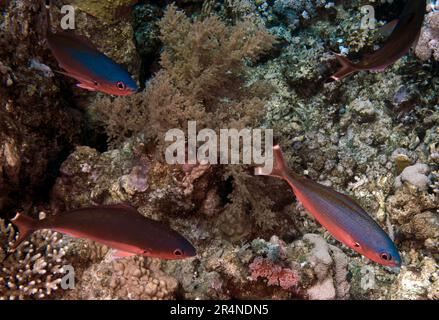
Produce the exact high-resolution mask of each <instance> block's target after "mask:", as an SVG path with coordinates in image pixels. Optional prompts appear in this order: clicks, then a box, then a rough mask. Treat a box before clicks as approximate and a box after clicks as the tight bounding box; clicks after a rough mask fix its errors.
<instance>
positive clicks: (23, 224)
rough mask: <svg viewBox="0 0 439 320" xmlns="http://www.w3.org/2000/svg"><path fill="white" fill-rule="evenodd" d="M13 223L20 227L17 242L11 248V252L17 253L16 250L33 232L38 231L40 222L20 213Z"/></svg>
mask: <svg viewBox="0 0 439 320" xmlns="http://www.w3.org/2000/svg"><path fill="white" fill-rule="evenodd" d="M11 222H12V223H13V224H14V225H15V226H16V227H18V232H19V236H18V238H17V240H16V241H15V243H14V244H13V245H12V247H11V250H12V251H15V249H17V247H18V246H19V245H20V244H21V243H22V242H23V241H24V240H26V238H27V237H28V236H29V235H30V234H32V232H34V231H35V230H36V229H38V221H37V220H35V219H32V218H31V217H29V216H27V215H24V214H21V213H19V212H18V213H17V214H16V215H15V217H14V218H13V219H12V220H11Z"/></svg>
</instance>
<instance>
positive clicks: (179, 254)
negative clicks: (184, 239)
mask: <svg viewBox="0 0 439 320" xmlns="http://www.w3.org/2000/svg"><path fill="white" fill-rule="evenodd" d="M174 255H175V256H181V255H183V251H181V250H180V249H175V250H174Z"/></svg>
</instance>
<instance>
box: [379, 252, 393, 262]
mask: <svg viewBox="0 0 439 320" xmlns="http://www.w3.org/2000/svg"><path fill="white" fill-rule="evenodd" d="M380 258H381V259H383V260H385V261H390V260H392V256H391V255H390V254H389V253H385V252H383V253H380Z"/></svg>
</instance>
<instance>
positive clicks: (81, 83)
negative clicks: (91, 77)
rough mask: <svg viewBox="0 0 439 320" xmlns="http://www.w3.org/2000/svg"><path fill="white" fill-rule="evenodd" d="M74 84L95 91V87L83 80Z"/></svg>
mask: <svg viewBox="0 0 439 320" xmlns="http://www.w3.org/2000/svg"><path fill="white" fill-rule="evenodd" d="M76 86H77V87H78V88H82V89H87V90H90V91H96V88H95V87H94V86H93V85H89V84H87V83H84V82H80V83H78V84H76Z"/></svg>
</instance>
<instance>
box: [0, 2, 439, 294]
mask: <svg viewBox="0 0 439 320" xmlns="http://www.w3.org/2000/svg"><path fill="white" fill-rule="evenodd" d="M170 3H171V1H148V0H144V1H135V0H118V1H95V0H93V1H86V0H71V1H68V0H57V1H52V8H51V10H50V11H51V14H52V21H53V27H55V26H56V23H55V21H59V20H60V19H61V17H62V16H63V14H62V13H61V11H60V9H61V7H62V6H63V5H72V6H73V7H74V8H75V9H76V10H75V13H76V20H75V21H76V30H75V32H77V33H79V34H83V35H85V36H87V37H88V38H90V39H91V40H92V41H93V43H95V44H96V46H97V47H98V48H99V50H101V51H102V52H104V53H105V54H106V55H108V56H109V57H111V58H112V59H114V60H115V61H117V62H118V63H120V64H122V65H123V66H124V67H125V68H126V69H127V70H128V71H129V72H130V73H131V74H133V77H134V78H135V79H136V81H137V82H138V83H139V85H140V87H141V90H140V91H139V92H138V93H136V94H134V95H131V96H126V97H114V96H109V95H105V94H103V93H98V92H89V91H85V90H82V89H80V88H77V87H75V82H74V81H73V80H71V79H69V78H67V77H64V76H62V75H59V74H57V73H56V72H54V71H57V70H59V67H58V64H57V62H56V60H55V59H54V57H53V56H52V55H51V53H50V51H49V49H48V48H47V45H46V41H45V24H44V21H45V13H44V10H43V8H44V5H43V1H41V2H40V1H25V0H11V1H6V2H3V1H0V11H1V13H2V14H1V15H0V259H1V260H3V258H4V257H5V256H6V254H7V251H8V248H9V247H10V246H11V244H12V243H13V241H14V239H15V238H16V235H17V230H16V229H14V228H13V226H12V225H11V224H10V222H9V221H10V219H11V218H13V217H14V215H15V213H16V212H17V211H19V212H24V213H25V214H27V215H30V216H32V217H34V218H42V217H45V216H46V217H47V216H51V215H56V214H59V213H61V212H63V211H65V210H70V209H75V208H81V207H85V206H89V205H97V204H113V203H121V202H125V203H130V204H131V205H133V206H134V207H136V208H138V210H139V212H141V214H142V215H144V216H146V217H148V218H151V219H154V220H159V221H162V222H164V223H166V224H168V225H169V226H171V227H172V228H173V229H174V230H176V231H178V232H179V233H181V234H183V235H184V236H185V237H186V238H187V239H189V240H190V241H191V243H192V244H193V245H194V246H195V247H196V248H197V252H198V255H197V256H196V257H194V258H190V259H185V260H177V261H170V260H160V259H156V258H149V257H139V256H135V257H128V258H122V259H117V260H116V259H113V258H112V257H111V252H110V249H109V248H107V247H105V246H103V245H100V244H97V243H95V242H92V241H90V240H85V239H78V238H73V237H70V236H67V235H62V234H60V233H56V232H52V231H48V230H42V231H37V232H35V233H34V234H33V235H32V236H31V237H30V238H29V239H28V240H27V241H26V242H25V243H24V244H23V245H22V246H20V247H19V249H18V250H17V251H16V252H14V253H13V254H11V256H9V257H8V258H7V259H6V260H5V261H4V262H2V264H1V267H0V299H232V298H234V299H432V300H438V299H439V267H438V263H439V99H438V92H439V13H438V12H433V11H432V10H428V13H427V15H426V18H425V21H424V27H423V28H422V31H421V36H420V39H419V41H418V42H417V45H416V47H415V48H413V50H411V52H410V53H409V54H408V55H406V56H404V57H403V58H401V59H400V60H399V61H398V62H396V63H395V64H394V65H392V66H390V67H389V68H387V70H385V71H384V72H379V73H372V72H359V73H356V74H354V75H351V76H350V77H349V78H346V79H343V80H342V81H338V82H334V81H333V82H331V81H328V79H329V77H330V76H331V74H333V73H334V72H335V71H336V70H337V68H338V67H339V65H338V63H337V61H336V59H335V58H334V54H333V53H334V52H336V53H343V54H349V56H350V57H360V56H361V55H362V54H364V53H367V52H371V51H373V50H374V49H376V48H375V46H376V44H377V43H380V42H379V41H380V39H379V36H377V33H378V32H377V31H376V30H368V29H362V28H361V21H362V18H363V16H364V14H363V13H362V11H361V7H362V6H364V5H372V6H374V8H375V12H376V20H377V28H378V27H379V26H381V25H384V24H385V23H386V22H389V21H391V20H393V19H395V18H397V17H398V14H399V13H400V11H401V8H402V7H403V5H404V1H400V0H394V1H387V2H386V1H366V0H352V1H338V0H333V1H325V0H300V1H299V0H297V1H288V0H266V1H265V0H224V1H210V0H208V1H197V0H177V1H175V3H172V4H170ZM377 39H378V40H377ZM381 41H382V40H381ZM188 120H195V121H197V127H198V128H199V129H202V128H211V129H214V130H219V129H221V128H236V129H242V128H245V127H247V128H252V127H263V128H272V129H273V130H274V134H275V138H276V141H277V142H279V143H280V144H281V145H282V149H283V150H284V152H285V156H286V160H287V161H288V164H289V166H290V167H291V168H292V169H293V170H294V171H295V172H297V173H298V174H301V175H306V176H308V177H310V178H311V179H313V180H314V181H318V182H320V183H322V184H324V185H327V186H330V187H332V188H334V189H336V190H338V191H340V192H343V193H346V194H348V195H350V196H351V197H352V198H354V199H355V200H356V201H357V202H358V203H359V204H360V205H361V206H362V207H363V208H364V209H365V210H366V211H367V212H368V213H369V214H370V215H371V217H372V218H373V219H374V220H375V221H376V222H377V223H378V224H379V225H380V226H381V227H382V228H383V230H385V231H386V232H387V234H389V235H390V237H391V238H392V240H394V243H395V244H396V246H397V248H398V250H399V252H400V254H401V257H402V260H403V264H402V266H401V268H400V269H399V270H396V269H392V268H390V267H384V266H381V265H379V264H377V263H374V262H372V261H371V260H369V259H367V258H365V257H363V256H361V255H359V254H358V253H356V252H354V251H353V250H351V249H349V248H348V247H346V246H344V245H343V244H341V243H340V242H338V241H337V240H335V239H334V238H333V237H332V236H331V235H330V234H329V233H328V231H326V230H325V229H324V228H323V227H322V226H321V225H320V224H319V223H317V222H316V221H315V219H314V218H313V217H312V216H311V215H310V214H309V213H308V212H307V211H306V210H305V209H304V208H303V206H302V205H301V204H300V202H298V201H297V200H296V199H295V197H294V195H293V193H292V192H291V191H290V189H289V188H288V187H287V185H286V184H285V183H284V182H282V181H278V180H276V179H271V178H267V177H254V176H253V170H252V168H253V167H252V166H249V165H205V164H193V165H168V164H166V162H165V161H164V150H165V148H166V146H167V144H166V142H165V140H164V137H165V133H166V132H167V131H168V130H169V129H171V128H180V129H182V130H184V131H186V130H187V126H188V123H187V121H188ZM267 190H269V192H267ZM68 266H71V267H73V269H74V271H75V277H74V279H75V281H74V282H75V283H74V288H68V289H63V288H62V286H61V284H62V281H63V280H62V279H63V277H64V275H65V273H66V267H68Z"/></svg>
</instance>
